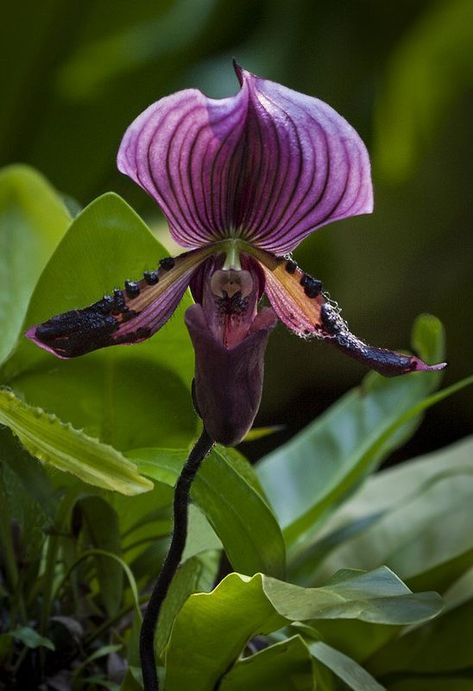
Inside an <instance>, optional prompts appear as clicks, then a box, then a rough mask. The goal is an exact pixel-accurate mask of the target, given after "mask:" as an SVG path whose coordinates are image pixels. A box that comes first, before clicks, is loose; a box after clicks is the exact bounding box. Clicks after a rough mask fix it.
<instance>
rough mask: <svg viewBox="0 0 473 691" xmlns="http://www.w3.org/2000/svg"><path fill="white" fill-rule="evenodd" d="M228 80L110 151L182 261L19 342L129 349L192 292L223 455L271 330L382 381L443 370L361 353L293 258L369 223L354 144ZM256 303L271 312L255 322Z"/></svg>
mask: <svg viewBox="0 0 473 691" xmlns="http://www.w3.org/2000/svg"><path fill="white" fill-rule="evenodd" d="M235 71H236V74H237V77H238V79H239V82H240V85H241V88H240V91H239V92H238V93H237V94H236V96H232V97H230V98H224V99H221V100H215V99H210V98H207V97H206V96H204V95H203V94H202V93H201V92H200V91H197V90H195V89H186V90H184V91H180V92H178V93H176V94H174V95H172V96H168V97H166V98H162V99H161V100H159V101H157V102H156V103H154V104H153V105H151V106H149V108H147V109H146V110H145V111H144V112H143V113H142V114H141V115H140V116H139V117H137V119H136V120H135V121H134V122H133V123H132V124H131V125H130V127H129V128H128V130H127V132H126V133H125V136H124V137H123V141H122V143H121V146H120V150H119V152H118V168H119V169H120V171H121V172H122V173H125V174H126V175H128V176H130V177H131V178H132V179H133V180H134V181H135V182H137V183H138V184H139V185H140V186H141V187H142V188H143V189H144V190H145V191H146V192H148V194H149V195H150V196H151V197H152V198H153V199H154V200H155V201H156V202H157V203H158V204H159V206H160V207H161V209H162V211H163V212H164V214H165V216H166V218H167V220H168V222H169V228H170V231H171V235H172V236H173V238H174V239H175V240H176V242H178V243H179V244H180V245H181V246H182V247H185V248H186V249H187V251H186V252H184V253H183V254H180V255H179V256H177V257H176V258H169V257H168V258H165V259H162V260H161V261H160V262H159V267H158V268H157V269H156V270H155V271H151V272H146V273H145V274H144V276H143V278H142V279H141V280H139V281H126V282H125V287H124V290H115V291H114V293H113V294H112V295H106V296H105V297H104V298H102V299H101V300H99V301H98V302H96V303H94V304H93V305H90V306H89V307H86V308H83V309H79V310H72V311H70V312H66V313H65V314H61V315H58V316H55V317H52V318H51V319H49V320H48V321H46V322H45V323H43V324H41V325H39V326H33V327H32V328H31V329H30V330H29V331H28V333H27V336H28V337H29V338H31V339H32V340H33V341H34V342H35V343H37V344H38V345H39V346H40V347H42V348H44V349H46V350H49V351H50V352H52V353H53V354H54V355H56V356H58V357H61V358H70V357H75V356H78V355H83V354H84V353H88V352H90V351H92V350H96V349H98V348H103V347H106V346H110V345H115V344H131V343H138V342H140V341H143V340H144V339H147V338H149V337H150V336H152V335H153V334H154V333H155V332H156V331H158V329H160V328H161V327H162V326H163V324H164V323H165V322H166V321H167V320H168V319H169V317H170V316H171V315H172V313H173V312H174V310H175V308H176V306H177V305H178V303H179V301H180V300H181V298H182V296H183V294H184V292H185V290H186V288H187V287H188V286H190V288H191V290H192V293H193V296H194V299H195V301H196V304H194V305H193V306H192V307H190V308H189V309H188V310H187V312H186V317H185V319H186V324H187V327H188V329H189V332H190V336H191V339H192V342H193V345H194V349H195V354H196V368H195V388H194V400H195V403H196V407H197V409H198V412H199V414H200V416H201V417H202V419H203V421H204V425H205V427H206V429H207V431H208V433H209V434H210V436H211V437H212V438H213V439H214V440H215V441H217V442H221V443H222V444H227V445H233V444H236V443H238V442H239V441H240V440H241V439H242V438H243V437H244V435H245V434H246V432H247V431H248V430H249V429H250V427H251V425H252V424H253V421H254V418H255V415H256V413H257V411H258V407H259V403H260V400H261V392H262V382H263V360H264V352H265V349H266V344H267V340H268V336H269V333H270V331H271V330H272V329H273V327H274V326H275V324H276V322H277V320H278V319H279V320H281V321H282V322H283V323H284V324H285V325H286V326H287V327H288V328H289V329H290V330H291V331H293V332H295V333H296V334H297V335H299V336H302V337H309V336H317V337H318V338H322V339H324V340H327V341H328V342H329V343H332V344H333V345H335V346H336V347H337V348H339V349H340V350H342V351H343V352H345V353H346V354H347V355H350V356H351V357H354V358H355V359H357V360H359V361H361V362H363V363H365V364H366V365H367V366H369V367H371V368H372V369H375V370H376V371H378V372H380V373H381V374H384V375H387V376H393V375H398V374H404V373H407V372H414V371H419V370H437V369H441V368H442V367H444V363H441V364H438V365H433V366H430V365H427V364H425V363H424V362H422V360H420V359H419V358H417V357H415V356H409V355H402V354H400V353H396V352H393V351H390V350H385V349H383V348H375V347H372V346H369V345H367V344H366V343H364V342H363V341H361V340H359V339H358V338H357V337H356V336H354V335H353V334H351V333H350V331H349V329H348V326H347V324H346V323H345V321H344V320H343V319H342V318H341V316H340V314H339V311H338V310H337V308H336V307H335V306H334V305H333V303H332V302H331V301H330V300H329V298H328V297H327V295H326V294H324V292H323V289H322V284H321V282H320V281H319V280H317V279H315V278H312V277H311V276H309V275H308V274H306V273H304V272H303V271H302V270H301V269H300V268H299V267H298V266H297V264H296V263H295V262H294V261H293V260H292V258H291V256H290V254H289V253H290V252H292V250H294V249H295V247H297V245H298V244H299V243H300V242H301V240H303V238H305V237H306V236H307V235H309V234H310V233H312V231H314V230H315V229H317V228H320V227H321V226H323V225H325V224H327V223H330V222H331V221H336V220H338V219H342V218H346V217H349V216H356V215H358V214H365V213H370V212H371V211H372V209H373V194H372V184H371V176H370V162H369V157H368V153H367V151H366V148H365V146H364V144H363V142H362V141H361V139H360V137H359V136H358V134H357V133H356V132H355V130H354V129H353V128H352V127H351V126H350V125H349V124H348V123H347V122H346V120H344V119H343V118H342V117H341V116H340V115H339V114H338V113H336V112H335V111H334V110H333V109H332V108H331V107H330V106H328V105H327V104H325V103H323V102H322V101H319V100H318V99H316V98H312V97H310V96H305V95H303V94H300V93H297V92H296V91H292V90H291V89H287V88H286V87H284V86H280V85H279V84H276V83H274V82H271V81H268V80H266V79H262V78H260V77H257V76H256V75H254V74H251V73H250V72H247V71H246V70H243V69H241V68H240V67H239V66H238V65H235ZM263 294H265V295H266V296H267V298H268V301H269V303H270V305H271V306H270V307H263V308H262V309H260V310H258V305H259V302H260V299H261V297H262V296H263Z"/></svg>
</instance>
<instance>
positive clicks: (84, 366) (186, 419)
mask: <svg viewBox="0 0 473 691" xmlns="http://www.w3.org/2000/svg"><path fill="white" fill-rule="evenodd" d="M166 254H167V252H166V250H165V249H164V248H163V247H162V246H161V245H160V244H159V243H158V242H157V240H156V239H155V238H154V236H153V235H152V234H151V232H150V231H149V229H148V228H147V227H146V225H145V224H144V223H143V221H142V220H141V219H140V218H139V217H138V216H137V215H136V214H135V212H134V211H133V210H132V209H131V208H130V207H129V206H128V204H126V202H124V201H123V200H122V199H121V198H120V197H118V196H117V195H115V194H111V193H110V194H105V195H103V196H102V197H99V198H98V199H96V200H95V201H93V202H92V203H91V204H89V206H87V207H86V208H85V209H84V210H83V211H82V212H81V213H80V214H79V215H78V216H77V217H76V218H75V219H74V221H73V222H72V224H71V226H70V228H69V230H68V232H67V233H66V235H65V236H64V238H63V240H62V241H61V243H60V244H59V246H58V248H57V250H56V251H55V252H54V254H53V256H52V257H51V259H50V261H49V263H48V265H47V266H46V268H45V270H44V272H43V273H42V275H41V278H40V280H39V282H38V285H37V286H36V289H35V291H34V294H33V297H32V299H31V303H30V306H29V309H28V313H27V316H26V318H25V321H24V324H23V330H26V328H27V327H30V326H31V325H33V324H38V323H40V322H42V321H44V320H46V319H48V318H49V317H51V316H52V315H54V314H58V313H61V312H64V311H67V310H71V309H75V308H77V307H83V306H86V305H88V304H91V303H93V302H95V301H96V300H98V299H99V298H101V297H102V296H103V295H104V294H106V293H110V292H111V291H112V290H113V288H114V287H115V286H123V283H124V280H125V279H127V278H138V277H140V276H141V275H142V274H143V271H144V270H145V269H150V268H153V267H155V266H156V265H157V262H158V260H159V259H160V258H162V257H163V256H165V255H166ZM189 304H190V297H189V296H185V297H184V299H183V301H182V304H181V306H180V307H179V308H178V310H177V312H176V315H175V316H174V317H173V319H172V320H171V321H170V323H168V324H166V325H165V326H164V327H163V329H162V330H161V331H160V332H159V334H157V335H156V337H155V338H153V339H150V340H149V341H146V342H144V343H140V344H136V345H134V346H133V347H126V346H115V347H113V348H108V349H104V350H101V351H98V352H95V353H91V354H89V355H86V356H83V357H81V358H77V359H72V360H67V361H63V360H58V359H57V358H55V357H54V356H52V355H51V354H50V353H47V352H45V351H43V350H41V349H39V348H37V347H36V346H35V345H34V344H33V343H31V342H30V341H28V340H27V339H26V338H25V339H22V341H21V342H20V345H19V347H18V348H17V350H16V352H15V353H14V354H13V356H12V357H11V358H10V359H9V360H8V361H7V363H6V364H5V367H4V381H5V383H7V384H8V385H10V386H11V387H12V388H13V389H14V390H15V391H16V392H18V393H19V394H21V395H22V397H23V398H24V399H25V400H26V401H27V402H28V403H30V404H31V405H35V406H39V407H41V408H44V409H45V410H47V411H48V412H51V413H55V414H56V415H58V416H59V417H60V418H61V419H63V420H65V421H67V422H70V423H71V424H73V425H74V426H75V427H78V428H83V429H84V430H85V431H86V432H87V433H88V434H90V435H92V436H96V437H98V438H99V439H100V440H101V441H103V442H105V443H108V444H111V445H112V446H114V447H115V448H116V449H120V450H126V449H130V448H137V447H141V446H152V445H155V444H158V443H159V444H160V445H163V444H164V445H169V446H179V447H182V446H183V445H186V444H188V443H189V440H190V439H191V438H192V436H193V434H194V432H195V426H196V418H195V415H194V412H193V410H192V405H191V402H190V396H189V387H190V381H191V377H192V373H193V367H194V357H193V352H192V348H191V345H190V341H189V339H188V335H187V331H186V329H185V326H184V323H183V310H184V309H185V308H186V307H187V306H188V305H189ZM171 409H172V410H173V411H174V413H173V415H172V416H170V415H168V414H167V411H168V410H171Z"/></svg>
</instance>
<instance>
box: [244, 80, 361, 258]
mask: <svg viewBox="0 0 473 691" xmlns="http://www.w3.org/2000/svg"><path fill="white" fill-rule="evenodd" d="M239 74H240V79H241V81H242V84H243V87H244V86H245V85H248V89H249V95H250V99H249V106H248V115H247V123H246V137H247V139H246V155H245V160H244V164H245V165H244V171H243V175H242V177H243V181H244V185H242V193H241V195H240V197H239V200H238V201H239V205H240V207H239V208H238V209H237V212H236V216H237V223H236V227H240V228H241V229H242V234H243V236H244V237H245V239H247V240H248V241H249V242H253V243H254V244H256V245H258V246H259V247H261V248H263V249H266V250H269V251H271V252H274V253H275V254H278V255H280V254H285V253H287V252H290V251H291V250H292V249H294V247H296V245H298V244H299V242H300V241H301V240H302V239H303V238H304V237H306V236H307V235H309V234H310V233H311V232H312V231H313V230H314V229H315V228H317V227H320V226H322V225H325V224H326V223H330V222H332V221H335V220H339V219H342V218H346V217H348V216H356V215H358V214H364V213H371V211H372V210H373V192H372V184H371V172H370V162H369V157H368V152H367V150H366V147H365V145H364V144H363V142H362V140H361V139H360V137H359V136H358V134H357V133H356V132H355V130H354V129H353V127H351V125H349V124H348V122H347V121H346V120H345V119H344V118H342V117H341V116H340V115H339V114H338V113H337V112H336V111H335V110H334V109H333V108H331V107H330V106H329V105H327V104H326V103H324V102H323V101H320V100H319V99H317V98H313V97H311V96H306V95H304V94H300V93H298V92H297V91H293V90H292V89H288V88H286V87H284V86H281V85H280V84H276V83H275V82H271V81H269V80H266V79H261V78H259V77H257V76H255V75H253V74H250V73H249V72H246V71H245V70H240V71H239Z"/></svg>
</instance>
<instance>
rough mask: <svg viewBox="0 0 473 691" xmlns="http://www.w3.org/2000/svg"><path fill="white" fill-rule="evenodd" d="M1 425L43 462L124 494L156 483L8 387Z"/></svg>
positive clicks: (0, 402) (1, 402)
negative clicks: (21, 397)
mask: <svg viewBox="0 0 473 691" xmlns="http://www.w3.org/2000/svg"><path fill="white" fill-rule="evenodd" d="M0 424H2V425H6V426H7V427H9V428H10V429H11V431H12V432H13V433H14V434H15V436H17V437H18V438H19V440H20V441H21V443H22V444H23V446H24V447H25V448H26V449H27V451H28V452H29V453H30V454H31V455H32V456H35V457H36V458H37V459H38V460H40V461H41V462H42V463H44V464H50V465H52V466H53V467H55V468H57V469H58V470H62V471H65V472H68V473H72V474H73V475H76V476H77V477H78V478H80V479H81V480H83V481H84V482H87V483H89V484H91V485H95V486H96V487H104V488H106V489H111V490H114V491H116V492H121V493H122V494H138V493H140V492H146V491H148V490H149V489H152V486H153V485H152V483H151V482H150V481H149V480H147V479H146V478H144V477H142V476H141V475H139V473H138V471H137V469H136V465H135V464H134V463H132V462H130V461H129V460H128V459H126V458H125V457H124V456H122V454H121V453H119V452H118V451H116V450H115V449H113V448H112V447H111V446H107V445H106V444H102V443H100V442H99V441H98V440H97V439H93V438H92V437H89V436H88V435H86V434H85V433H84V432H81V431H80V430H77V429H74V428H73V427H72V425H70V424H65V423H64V422H61V420H59V418H58V417H56V416H55V415H49V414H48V413H46V412H45V411H44V410H41V409H40V408H35V407H33V406H29V405H27V404H26V403H24V402H23V401H21V400H20V399H19V398H17V397H16V396H15V395H14V394H13V392H11V391H9V390H7V389H4V388H3V389H0Z"/></svg>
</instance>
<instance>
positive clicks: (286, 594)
mask: <svg viewBox="0 0 473 691" xmlns="http://www.w3.org/2000/svg"><path fill="white" fill-rule="evenodd" d="M440 608H441V601H440V598H439V597H438V596H436V595H435V594H434V593H421V594H419V595H413V594H412V593H411V592H410V591H409V589H408V588H407V587H406V586H405V585H404V584H403V583H402V582H401V581H400V580H399V579H398V578H397V577H396V576H395V575H394V574H393V573H392V572H391V571H389V570H388V569H378V570H377V571H375V572H371V573H361V574H353V573H346V572H344V573H342V574H340V575H339V576H337V577H335V578H334V579H333V584H330V583H329V584H327V585H326V586H324V587H323V588H311V589H305V588H300V587H298V586H295V585H291V584H289V583H285V582H283V581H278V580H276V579H273V578H269V577H267V576H263V575H262V574H256V575H255V576H253V577H252V578H249V577H247V576H241V575H239V574H230V575H229V576H227V577H226V578H225V579H224V580H223V581H222V582H221V583H220V584H219V585H218V586H217V588H215V590H213V591H212V592H211V593H199V594H196V595H191V596H190V598H189V599H188V600H187V602H186V603H185V604H184V606H183V608H182V609H181V611H180V612H179V614H178V615H177V618H176V621H175V624H174V627H173V630H172V633H171V639H170V643H169V647H168V650H167V655H166V677H165V689H166V691H177V690H178V689H185V688H189V689H190V688H192V689H193V691H211V690H212V689H214V687H215V684H216V682H217V680H218V679H220V677H221V675H222V674H223V673H224V672H225V670H226V669H228V667H229V665H230V664H232V663H233V662H234V661H235V660H236V659H237V657H238V656H239V654H240V652H241V650H242V648H243V647H244V645H245V644H246V642H247V641H248V640H249V639H250V638H251V637H252V636H254V635H255V634H267V633H270V632H272V631H276V630H278V629H279V628H281V627H282V626H284V625H285V624H287V623H291V622H293V621H317V620H319V619H321V620H323V619H326V618H328V619H351V618H354V619H361V620H364V621H372V622H379V623H389V624H398V623H400V622H402V623H414V622H418V621H422V620H425V619H430V618H431V617H433V616H435V615H436V614H438V612H439V611H440Z"/></svg>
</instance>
